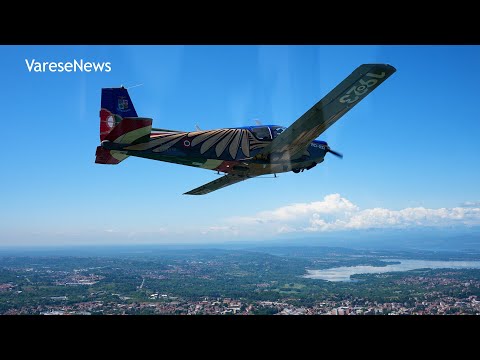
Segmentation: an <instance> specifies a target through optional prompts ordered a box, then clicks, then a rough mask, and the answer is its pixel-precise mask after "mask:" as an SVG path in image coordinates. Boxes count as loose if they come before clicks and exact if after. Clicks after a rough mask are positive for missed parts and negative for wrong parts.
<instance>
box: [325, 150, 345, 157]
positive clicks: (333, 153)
mask: <svg viewBox="0 0 480 360" xmlns="http://www.w3.org/2000/svg"><path fill="white" fill-rule="evenodd" d="M327 152H329V153H332V155H335V156H336V157H339V158H340V159H343V155H342V154H341V153H339V152H337V151H335V150H332V149H330V148H329V147H328V148H327Z"/></svg>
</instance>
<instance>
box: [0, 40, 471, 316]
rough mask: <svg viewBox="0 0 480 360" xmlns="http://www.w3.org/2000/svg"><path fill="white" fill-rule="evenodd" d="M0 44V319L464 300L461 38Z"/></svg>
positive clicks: (317, 309)
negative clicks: (457, 41) (445, 41)
mask: <svg viewBox="0 0 480 360" xmlns="http://www.w3.org/2000/svg"><path fill="white" fill-rule="evenodd" d="M0 55H1V58H2V65H3V66H2V67H1V70H0V71H1V76H2V79H3V86H4V88H5V89H8V91H6V92H5V93H4V94H3V95H2V98H3V103H4V104H5V106H4V107H3V108H2V110H3V118H4V119H5V121H4V122H3V123H2V125H3V133H4V134H5V136H4V138H3V139H2V141H3V149H4V150H3V151H2V155H1V165H2V176H1V178H0V185H1V186H0V199H1V201H2V205H3V206H1V207H0V315H9V316H15V315H35V316H36V315H41V317H42V318H44V316H43V315H54V316H60V315H78V316H87V315H182V316H183V315H231V316H239V315H273V316H277V315H281V316H283V315H335V316H336V315H348V316H352V315H355V316H359V315H480V187H479V186H478V184H480V167H479V166H478V159H479V158H480V142H479V141H478V134H479V133H480V122H479V121H478V119H480V107H478V106H477V103H478V100H477V98H478V83H480V72H479V71H478V64H479V62H480V46H477V45H463V46H452V45H448V46H447V45H435V46H427V45H418V46H408V45H341V46H340V45H338V46H335V45H243V46H240V45H128V46H127V45H58V46H50V45H19V46H4V45H2V46H0ZM377 87H378V88H377ZM207 170H208V171H207ZM244 180H247V181H244ZM191 195H200V196H191Z"/></svg>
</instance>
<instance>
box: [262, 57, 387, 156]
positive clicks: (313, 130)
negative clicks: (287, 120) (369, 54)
mask: <svg viewBox="0 0 480 360" xmlns="http://www.w3.org/2000/svg"><path fill="white" fill-rule="evenodd" d="M395 71H396V69H395V68H394V67H393V66H391V65H387V64H363V65H360V66H359V67H358V68H356V69H355V70H354V71H353V72H352V73H351V74H350V75H349V76H348V77H347V78H346V79H345V80H343V81H342V82H341V83H340V84H338V85H337V86H336V87H335V88H334V89H333V90H332V91H330V92H329V93H328V94H327V95H326V96H325V97H324V98H323V99H322V100H320V101H319V102H318V103H316V104H315V105H314V106H313V107H312V108H311V109H310V110H308V111H307V112H306V113H305V114H303V115H302V116H301V117H300V118H299V119H298V120H297V121H295V122H294V123H293V124H292V125H290V126H289V127H288V128H287V129H286V130H285V131H283V132H282V133H281V134H280V135H278V136H277V137H276V138H275V139H274V140H273V141H272V142H271V143H270V144H268V145H267V146H266V147H265V148H264V149H263V151H262V152H260V153H259V154H258V155H257V158H267V157H268V156H270V159H271V160H273V161H276V160H294V159H298V158H300V157H301V156H302V155H303V154H304V153H305V151H306V149H307V148H308V146H309V145H310V143H311V142H312V141H313V140H315V139H316V138H317V137H318V136H319V135H320V134H322V133H323V132H324V131H325V130H327V129H328V128H329V127H330V126H331V125H332V124H333V123H335V121H337V120H338V119H340V118H341V117H342V116H343V115H345V114H346V113H347V112H348V111H349V110H350V109H351V108H353V107H354V106H355V105H356V104H358V103H359V102H360V101H361V100H363V99H364V98H365V97H366V96H367V95H368V94H369V93H371V92H372V91H373V90H375V89H376V88H377V87H378V86H379V85H380V84H381V83H382V82H384V81H385V80H386V79H388V78H389V77H390V75H392V74H393V73H394V72H395Z"/></svg>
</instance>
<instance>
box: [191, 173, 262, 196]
mask: <svg viewBox="0 0 480 360" xmlns="http://www.w3.org/2000/svg"><path fill="white" fill-rule="evenodd" d="M251 177H253V176H245V175H225V176H222V177H221V178H219V179H216V180H213V181H210V182H209V183H206V184H205V185H202V186H199V187H197V188H195V189H193V190H190V191H188V192H186V193H185V194H184V195H205V194H208V193H210V192H212V191H215V190H218V189H221V188H223V187H225V186H229V185H233V184H236V183H238V182H240V181H243V180H247V179H250V178H251Z"/></svg>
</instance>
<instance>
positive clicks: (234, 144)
mask: <svg viewBox="0 0 480 360" xmlns="http://www.w3.org/2000/svg"><path fill="white" fill-rule="evenodd" d="M395 71H396V69H395V68H394V67H393V66H391V65H387V64H363V65H360V66H359V67H358V68H356V69H355V70H354V71H353V72H352V73H351V74H350V75H349V76H348V77H347V78H345V80H343V81H342V82H341V83H340V84H338V85H337V86H336V87H335V88H334V89H333V90H332V91H330V92H329V93H328V94H327V95H326V96H325V97H324V98H323V99H322V100H320V101H319V102H318V103H316V104H315V105H314V106H313V107H312V108H311V109H310V110H308V111H307V112H306V113H305V114H303V115H302V116H300V118H298V120H296V121H295V122H294V123H293V124H291V125H290V126H289V127H288V128H286V127H283V126H279V125H255V126H245V127H238V128H225V129H217V130H200V129H199V128H198V127H197V130H196V131H192V132H186V131H175V130H166V129H157V128H152V119H151V118H145V117H139V116H138V115H137V112H136V110H135V108H134V106H133V103H132V101H131V99H130V96H129V94H128V90H127V89H125V88H124V87H123V86H122V87H120V88H103V89H102V97H101V110H100V141H101V145H100V146H98V147H97V151H96V159H95V162H96V163H98V164H119V163H120V162H122V161H123V160H125V159H126V158H127V157H129V156H137V157H141V158H147V159H152V160H159V161H166V162H170V163H175V164H180V165H188V166H194V167H198V168H202V169H208V170H214V171H216V172H217V173H218V174H220V173H223V174H225V175H224V176H222V177H220V178H218V179H216V180H213V181H211V182H209V183H207V184H205V185H202V186H200V187H197V188H195V189H193V190H190V191H188V192H186V193H185V194H187V195H204V194H208V193H210V192H212V191H215V190H218V189H221V188H223V187H225V186H229V185H233V184H235V183H238V182H240V181H243V180H247V179H250V178H253V177H256V176H260V175H266V174H274V176H276V174H278V173H283V172H287V171H293V172H294V173H299V172H301V171H304V170H310V169H311V168H313V167H314V166H316V165H317V164H320V163H321V162H323V160H324V158H325V155H326V154H327V153H331V154H333V155H335V156H338V157H340V158H341V157H342V155H341V154H340V153H338V152H336V151H334V150H332V149H331V148H330V146H329V145H328V144H327V143H326V142H325V141H320V140H315V139H316V138H317V137H318V136H319V135H320V134H322V133H323V132H324V131H325V130H327V129H328V128H329V127H330V126H331V125H332V124H333V123H334V122H335V121H337V120H338V119H340V118H341V117H342V116H343V115H345V113H347V112H348V111H349V110H350V109H351V108H353V107H354V106H355V105H356V104H358V103H359V102H360V101H361V100H362V99H363V98H365V96H367V95H368V94H369V93H370V92H372V91H373V90H374V89H375V88H376V87H377V86H379V85H380V84H381V83H382V82H384V81H385V80H386V79H387V78H388V77H390V76H391V75H392V74H393V73H394V72H395Z"/></svg>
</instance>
